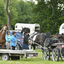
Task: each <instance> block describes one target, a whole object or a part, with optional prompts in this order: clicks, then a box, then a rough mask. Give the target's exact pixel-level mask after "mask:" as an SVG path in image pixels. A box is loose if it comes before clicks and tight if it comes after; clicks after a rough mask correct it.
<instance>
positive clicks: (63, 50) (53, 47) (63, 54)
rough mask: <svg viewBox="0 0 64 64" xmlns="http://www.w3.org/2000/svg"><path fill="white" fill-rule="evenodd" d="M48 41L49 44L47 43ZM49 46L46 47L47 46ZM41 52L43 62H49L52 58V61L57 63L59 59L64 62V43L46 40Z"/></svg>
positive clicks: (50, 39)
mask: <svg viewBox="0 0 64 64" xmlns="http://www.w3.org/2000/svg"><path fill="white" fill-rule="evenodd" d="M48 41H49V42H48ZM55 41H56V42H55ZM47 43H48V44H50V43H52V44H50V45H48V44H47ZM42 50H43V51H42V52H43V60H50V59H51V58H52V60H53V61H59V58H61V59H62V60H64V43H63V42H57V40H54V39H52V38H47V39H46V40H45V42H44V47H43V48H42Z"/></svg>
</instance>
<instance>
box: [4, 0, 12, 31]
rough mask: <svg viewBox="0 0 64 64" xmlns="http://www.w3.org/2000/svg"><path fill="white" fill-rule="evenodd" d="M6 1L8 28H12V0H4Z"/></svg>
mask: <svg viewBox="0 0 64 64" xmlns="http://www.w3.org/2000/svg"><path fill="white" fill-rule="evenodd" d="M4 2H5V12H6V14H7V19H8V22H7V26H8V30H10V29H11V25H10V0H6V1H5V0H4Z"/></svg>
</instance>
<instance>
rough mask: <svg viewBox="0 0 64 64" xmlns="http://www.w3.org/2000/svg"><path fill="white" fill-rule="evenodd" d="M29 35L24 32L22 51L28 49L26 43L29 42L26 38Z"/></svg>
mask: <svg viewBox="0 0 64 64" xmlns="http://www.w3.org/2000/svg"><path fill="white" fill-rule="evenodd" d="M28 35H29V32H27V31H26V32H25V35H24V41H23V44H22V47H23V49H28V43H31V42H30V41H29V40H28V37H29V36H28Z"/></svg>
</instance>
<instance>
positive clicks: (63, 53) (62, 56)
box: [61, 48, 64, 60]
mask: <svg viewBox="0 0 64 64" xmlns="http://www.w3.org/2000/svg"><path fill="white" fill-rule="evenodd" d="M61 59H62V60H64V48H62V50H61Z"/></svg>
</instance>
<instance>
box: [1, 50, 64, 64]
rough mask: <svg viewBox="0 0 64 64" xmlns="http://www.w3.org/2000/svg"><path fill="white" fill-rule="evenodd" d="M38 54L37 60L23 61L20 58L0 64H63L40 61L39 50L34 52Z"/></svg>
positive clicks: (63, 62)
mask: <svg viewBox="0 0 64 64" xmlns="http://www.w3.org/2000/svg"><path fill="white" fill-rule="evenodd" d="M36 52H38V53H39V55H38V57H37V58H35V59H34V58H30V59H25V58H21V59H20V60H13V61H12V60H9V61H2V60H0V64H64V61H62V60H59V61H58V62H53V61H52V60H49V61H44V60H42V52H41V50H36Z"/></svg>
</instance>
